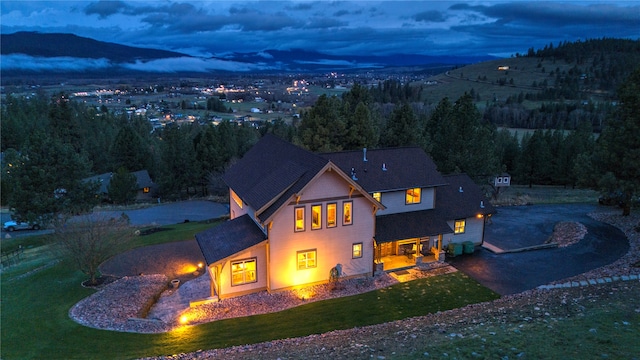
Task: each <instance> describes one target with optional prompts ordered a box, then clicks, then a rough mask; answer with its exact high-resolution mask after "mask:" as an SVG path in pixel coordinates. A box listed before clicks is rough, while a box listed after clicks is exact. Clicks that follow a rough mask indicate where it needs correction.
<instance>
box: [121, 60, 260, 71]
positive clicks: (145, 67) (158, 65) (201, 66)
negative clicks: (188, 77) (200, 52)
mask: <svg viewBox="0 0 640 360" xmlns="http://www.w3.org/2000/svg"><path fill="white" fill-rule="evenodd" d="M121 66H122V67H124V68H127V69H131V70H137V71H145V72H163V73H171V72H173V73H176V72H202V73H204V72H208V71H211V70H223V71H240V72H249V71H260V70H270V68H269V67H268V66H267V65H264V64H255V63H241V62H237V61H227V60H220V59H202V58H193V57H179V58H169V59H158V60H151V61H136V62H135V63H125V64H121Z"/></svg>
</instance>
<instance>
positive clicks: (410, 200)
mask: <svg viewBox="0 0 640 360" xmlns="http://www.w3.org/2000/svg"><path fill="white" fill-rule="evenodd" d="M405 203H406V204H419V203H420V188H413V189H407V196H406V200H405Z"/></svg>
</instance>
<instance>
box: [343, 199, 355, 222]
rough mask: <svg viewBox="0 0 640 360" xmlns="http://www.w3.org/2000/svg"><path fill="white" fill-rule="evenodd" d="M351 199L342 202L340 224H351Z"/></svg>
mask: <svg viewBox="0 0 640 360" xmlns="http://www.w3.org/2000/svg"><path fill="white" fill-rule="evenodd" d="M352 210H353V201H345V202H343V203H342V225H351V224H353V213H352Z"/></svg>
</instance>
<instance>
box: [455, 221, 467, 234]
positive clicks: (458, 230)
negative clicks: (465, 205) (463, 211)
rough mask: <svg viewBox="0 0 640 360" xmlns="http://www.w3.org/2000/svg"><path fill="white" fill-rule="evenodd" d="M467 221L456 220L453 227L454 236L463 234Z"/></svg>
mask: <svg viewBox="0 0 640 360" xmlns="http://www.w3.org/2000/svg"><path fill="white" fill-rule="evenodd" d="M466 223H467V221H466V220H465V219H462V220H456V223H455V226H454V227H453V233H454V234H464V227H465V225H466Z"/></svg>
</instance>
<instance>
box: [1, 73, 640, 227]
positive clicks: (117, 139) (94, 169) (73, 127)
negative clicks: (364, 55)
mask: <svg viewBox="0 0 640 360" xmlns="http://www.w3.org/2000/svg"><path fill="white" fill-rule="evenodd" d="M639 72H640V70H638V71H636V72H635V73H634V75H633V76H631V77H630V78H629V80H628V82H627V83H625V86H623V87H621V90H620V91H621V92H620V95H619V98H620V100H621V105H620V106H618V107H616V108H615V109H614V110H615V112H613V113H611V114H609V115H608V116H607V118H606V120H605V121H604V122H603V123H604V125H603V130H602V134H601V135H600V137H599V138H598V139H597V140H596V139H595V137H594V134H593V127H592V125H591V123H592V122H591V121H589V120H588V119H581V120H576V129H575V130H564V129H561V128H560V129H553V130H542V129H539V130H536V131H534V132H533V133H530V132H527V133H525V134H518V133H517V132H513V131H510V130H507V129H498V128H497V127H496V125H495V124H494V123H492V122H491V121H488V120H487V119H486V116H484V114H483V113H481V112H480V111H479V110H478V109H477V107H476V106H475V104H474V102H473V101H474V99H473V96H472V95H470V94H465V95H463V96H461V97H460V98H458V99H456V100H455V101H453V100H450V99H448V98H444V99H442V100H441V101H440V102H439V103H438V104H436V105H434V106H429V105H426V104H424V103H422V102H409V101H406V98H405V100H404V101H401V100H400V98H398V102H396V103H385V102H381V101H380V98H379V96H378V95H376V94H378V91H379V89H376V88H375V87H374V88H366V87H364V86H361V85H359V84H354V85H353V87H352V88H351V89H350V91H348V92H345V93H343V94H342V95H341V96H339V97H338V96H327V95H322V96H320V97H319V98H318V99H317V101H316V102H315V104H314V105H313V106H312V107H310V108H309V109H308V110H306V111H303V112H302V113H301V116H300V119H294V120H293V121H291V122H286V121H284V120H283V119H277V120H275V121H273V122H269V123H267V124H266V125H265V126H264V127H261V128H260V129H256V128H254V127H253V126H244V125H243V124H241V123H235V122H233V123H232V122H228V121H223V122H221V123H220V124H219V125H217V126H214V125H212V124H206V125H201V124H199V123H198V122H194V123H190V124H187V125H182V126H167V127H165V128H163V129H160V130H157V131H153V129H152V127H151V125H150V123H149V121H148V120H147V119H146V118H144V117H140V116H132V117H128V116H126V115H114V114H112V113H110V112H108V111H101V110H98V109H95V108H93V107H88V106H86V105H84V104H82V103H78V102H75V101H72V100H69V99H68V98H67V97H66V96H65V95H64V94H56V95H54V96H51V97H46V96H44V95H39V96H36V97H33V98H30V99H27V98H18V97H14V96H11V95H8V96H7V98H6V100H5V102H4V103H3V106H2V114H1V115H2V119H3V121H2V129H1V130H2V134H1V135H2V150H3V169H2V170H3V174H2V178H1V182H2V202H3V204H8V205H9V206H10V207H11V208H12V209H13V210H14V211H15V214H16V216H17V217H20V218H22V219H27V220H35V219H36V218H38V217H43V216H48V215H51V214H58V213H61V212H67V213H82V212H84V211H87V210H89V209H91V208H92V207H93V206H94V205H95V204H96V203H97V201H98V200H99V199H97V198H96V196H95V191H96V186H97V185H98V184H93V183H88V182H86V181H83V179H85V178H87V177H89V176H90V175H95V174H100V173H104V172H113V173H114V177H121V178H120V179H118V180H119V181H115V182H114V183H115V184H116V185H117V184H120V185H119V186H120V187H121V188H120V189H114V190H113V192H114V194H115V193H116V192H117V191H116V190H120V192H119V193H121V194H125V195H123V196H121V197H117V196H114V199H117V201H118V202H125V203H126V202H128V201H131V197H130V195H126V194H127V191H126V187H127V186H129V187H130V186H131V179H127V178H126V174H127V173H128V172H132V171H137V170H143V169H146V170H148V171H149V173H150V174H151V176H152V178H153V179H154V180H155V181H156V183H158V184H159V185H160V186H159V192H158V194H157V195H158V196H160V197H162V198H165V199H179V198H184V197H187V196H194V195H208V194H215V193H219V194H222V195H224V194H225V193H226V188H225V185H224V183H223V182H222V181H221V174H223V173H224V171H225V169H226V168H227V167H228V166H229V165H230V164H232V163H233V162H234V159H237V158H239V157H241V156H242V155H243V154H244V153H245V152H246V151H247V150H248V149H250V148H251V146H253V144H255V143H256V142H257V141H258V139H259V138H260V137H261V136H262V135H264V134H265V133H267V132H269V133H274V134H276V135H277V136H280V137H282V138H283V139H285V140H288V141H291V142H293V143H295V144H298V145H300V146H302V147H304V148H306V149H309V150H311V151H314V152H330V151H341V150H354V149H361V148H364V147H366V148H370V149H372V148H380V147H396V146H419V147H421V148H422V149H424V151H425V152H427V153H428V154H430V156H431V157H432V158H433V160H434V162H435V163H436V165H437V166H438V169H439V171H441V172H442V173H445V174H448V173H460V172H464V173H467V174H468V175H469V176H471V177H472V178H473V179H474V180H475V181H476V182H478V183H479V184H487V183H488V182H489V180H490V179H492V178H493V176H495V175H497V174H500V173H503V172H508V173H510V174H511V175H512V178H513V181H514V182H515V183H520V184H527V185H530V186H532V185H535V184H549V185H564V186H590V187H597V188H601V189H605V188H606V189H607V191H610V192H612V193H613V192H619V193H620V194H622V195H624V197H625V198H628V199H631V198H633V196H634V194H637V187H638V184H637V183H638V179H640V176H638V177H636V178H633V177H632V176H631V175H634V174H636V173H637V169H640V163H638V161H639V160H638V158H637V156H636V157H634V155H633V154H634V153H635V152H637V151H638V144H637V142H638V139H640V130H639V129H640V121H639V120H638V115H637V114H639V113H640V111H637V110H638V109H637V106H638V104H637V103H638V102H639V101H638V96H640V95H638V94H640V91H636V90H637V89H638V86H639V85H638V84H640V79H639V76H638V73H639ZM389 88H393V87H389ZM395 88H396V89H402V87H400V88H398V87H397V86H396V87H395ZM634 91H635V92H634ZM404 93H405V94H407V92H406V91H405V92H404ZM383 100H384V101H386V99H383ZM634 106H635V108H634ZM553 110H556V111H558V110H559V108H555V109H554V108H553V107H551V110H550V112H553ZM620 128H622V129H624V130H620ZM612 134H614V135H615V136H614V135H612ZM634 136H635V137H634ZM616 137H619V138H620V139H622V140H617V139H618V138H616ZM614 145H615V146H614ZM634 151H635V152H634ZM628 152H630V153H631V155H629V154H627V153H628ZM596 164H597V166H596ZM634 166H635V168H634ZM622 169H625V170H624V171H623V170H622ZM634 169H636V170H634ZM603 171H604V172H605V173H603ZM607 174H608V175H607ZM630 174H631V175H630ZM605 175H606V179H607V180H606V181H604V180H602V178H603V177H605ZM619 179H627V180H625V181H623V182H620V181H619ZM123 184H124V185H123ZM127 184H129V185H127ZM116 185H114V187H117V186H116ZM122 187H124V191H123V189H122ZM110 191H111V190H110ZM128 194H131V192H128Z"/></svg>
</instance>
